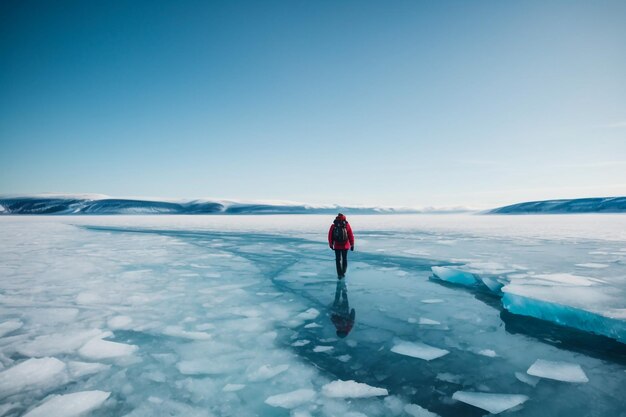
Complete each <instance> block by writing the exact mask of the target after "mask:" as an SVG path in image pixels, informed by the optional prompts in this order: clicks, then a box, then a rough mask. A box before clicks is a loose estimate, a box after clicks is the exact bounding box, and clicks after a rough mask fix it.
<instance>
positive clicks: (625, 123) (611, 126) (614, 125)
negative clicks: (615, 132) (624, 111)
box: [601, 120, 626, 129]
mask: <svg viewBox="0 0 626 417" xmlns="http://www.w3.org/2000/svg"><path fill="white" fill-rule="evenodd" d="M601 127H605V128H608V129H619V128H624V127H626V120H624V121H621V122H616V123H609V124H606V125H603V126H601Z"/></svg>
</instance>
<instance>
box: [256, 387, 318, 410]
mask: <svg viewBox="0 0 626 417" xmlns="http://www.w3.org/2000/svg"><path fill="white" fill-rule="evenodd" d="M313 398H315V391H313V390H312V389H298V390H295V391H291V392H286V393H284V394H278V395H272V396H271V397H268V398H267V399H266V400H265V404H267V405H271V406H272V407H281V408H288V409H291V408H296V407H298V406H300V405H302V404H305V403H308V402H309V401H311V400H313Z"/></svg>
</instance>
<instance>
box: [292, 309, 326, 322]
mask: <svg viewBox="0 0 626 417" xmlns="http://www.w3.org/2000/svg"><path fill="white" fill-rule="evenodd" d="M319 315H320V312H319V311H318V310H316V309H314V308H309V309H308V310H307V311H303V312H302V313H300V314H298V315H297V316H296V318H299V319H301V320H314V319H316V318H317V316H319Z"/></svg>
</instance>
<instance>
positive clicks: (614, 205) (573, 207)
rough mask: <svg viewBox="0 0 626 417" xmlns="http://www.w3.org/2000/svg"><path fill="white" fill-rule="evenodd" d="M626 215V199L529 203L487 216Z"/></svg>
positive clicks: (495, 211) (497, 209) (496, 211)
mask: <svg viewBox="0 0 626 417" xmlns="http://www.w3.org/2000/svg"><path fill="white" fill-rule="evenodd" d="M567 213H626V197H598V198H575V199H568V200H544V201H529V202H526V203H518V204H512V205H510V206H504V207H499V208H496V209H493V210H489V211H488V212H487V214H567Z"/></svg>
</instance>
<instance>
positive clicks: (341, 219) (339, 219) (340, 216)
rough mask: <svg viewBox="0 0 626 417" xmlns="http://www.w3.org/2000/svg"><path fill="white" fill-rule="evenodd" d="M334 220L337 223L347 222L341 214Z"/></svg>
mask: <svg viewBox="0 0 626 417" xmlns="http://www.w3.org/2000/svg"><path fill="white" fill-rule="evenodd" d="M335 220H336V221H339V222H341V221H344V222H345V221H347V219H346V216H345V215H343V214H341V213H339V214H338V215H337V217H335Z"/></svg>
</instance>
